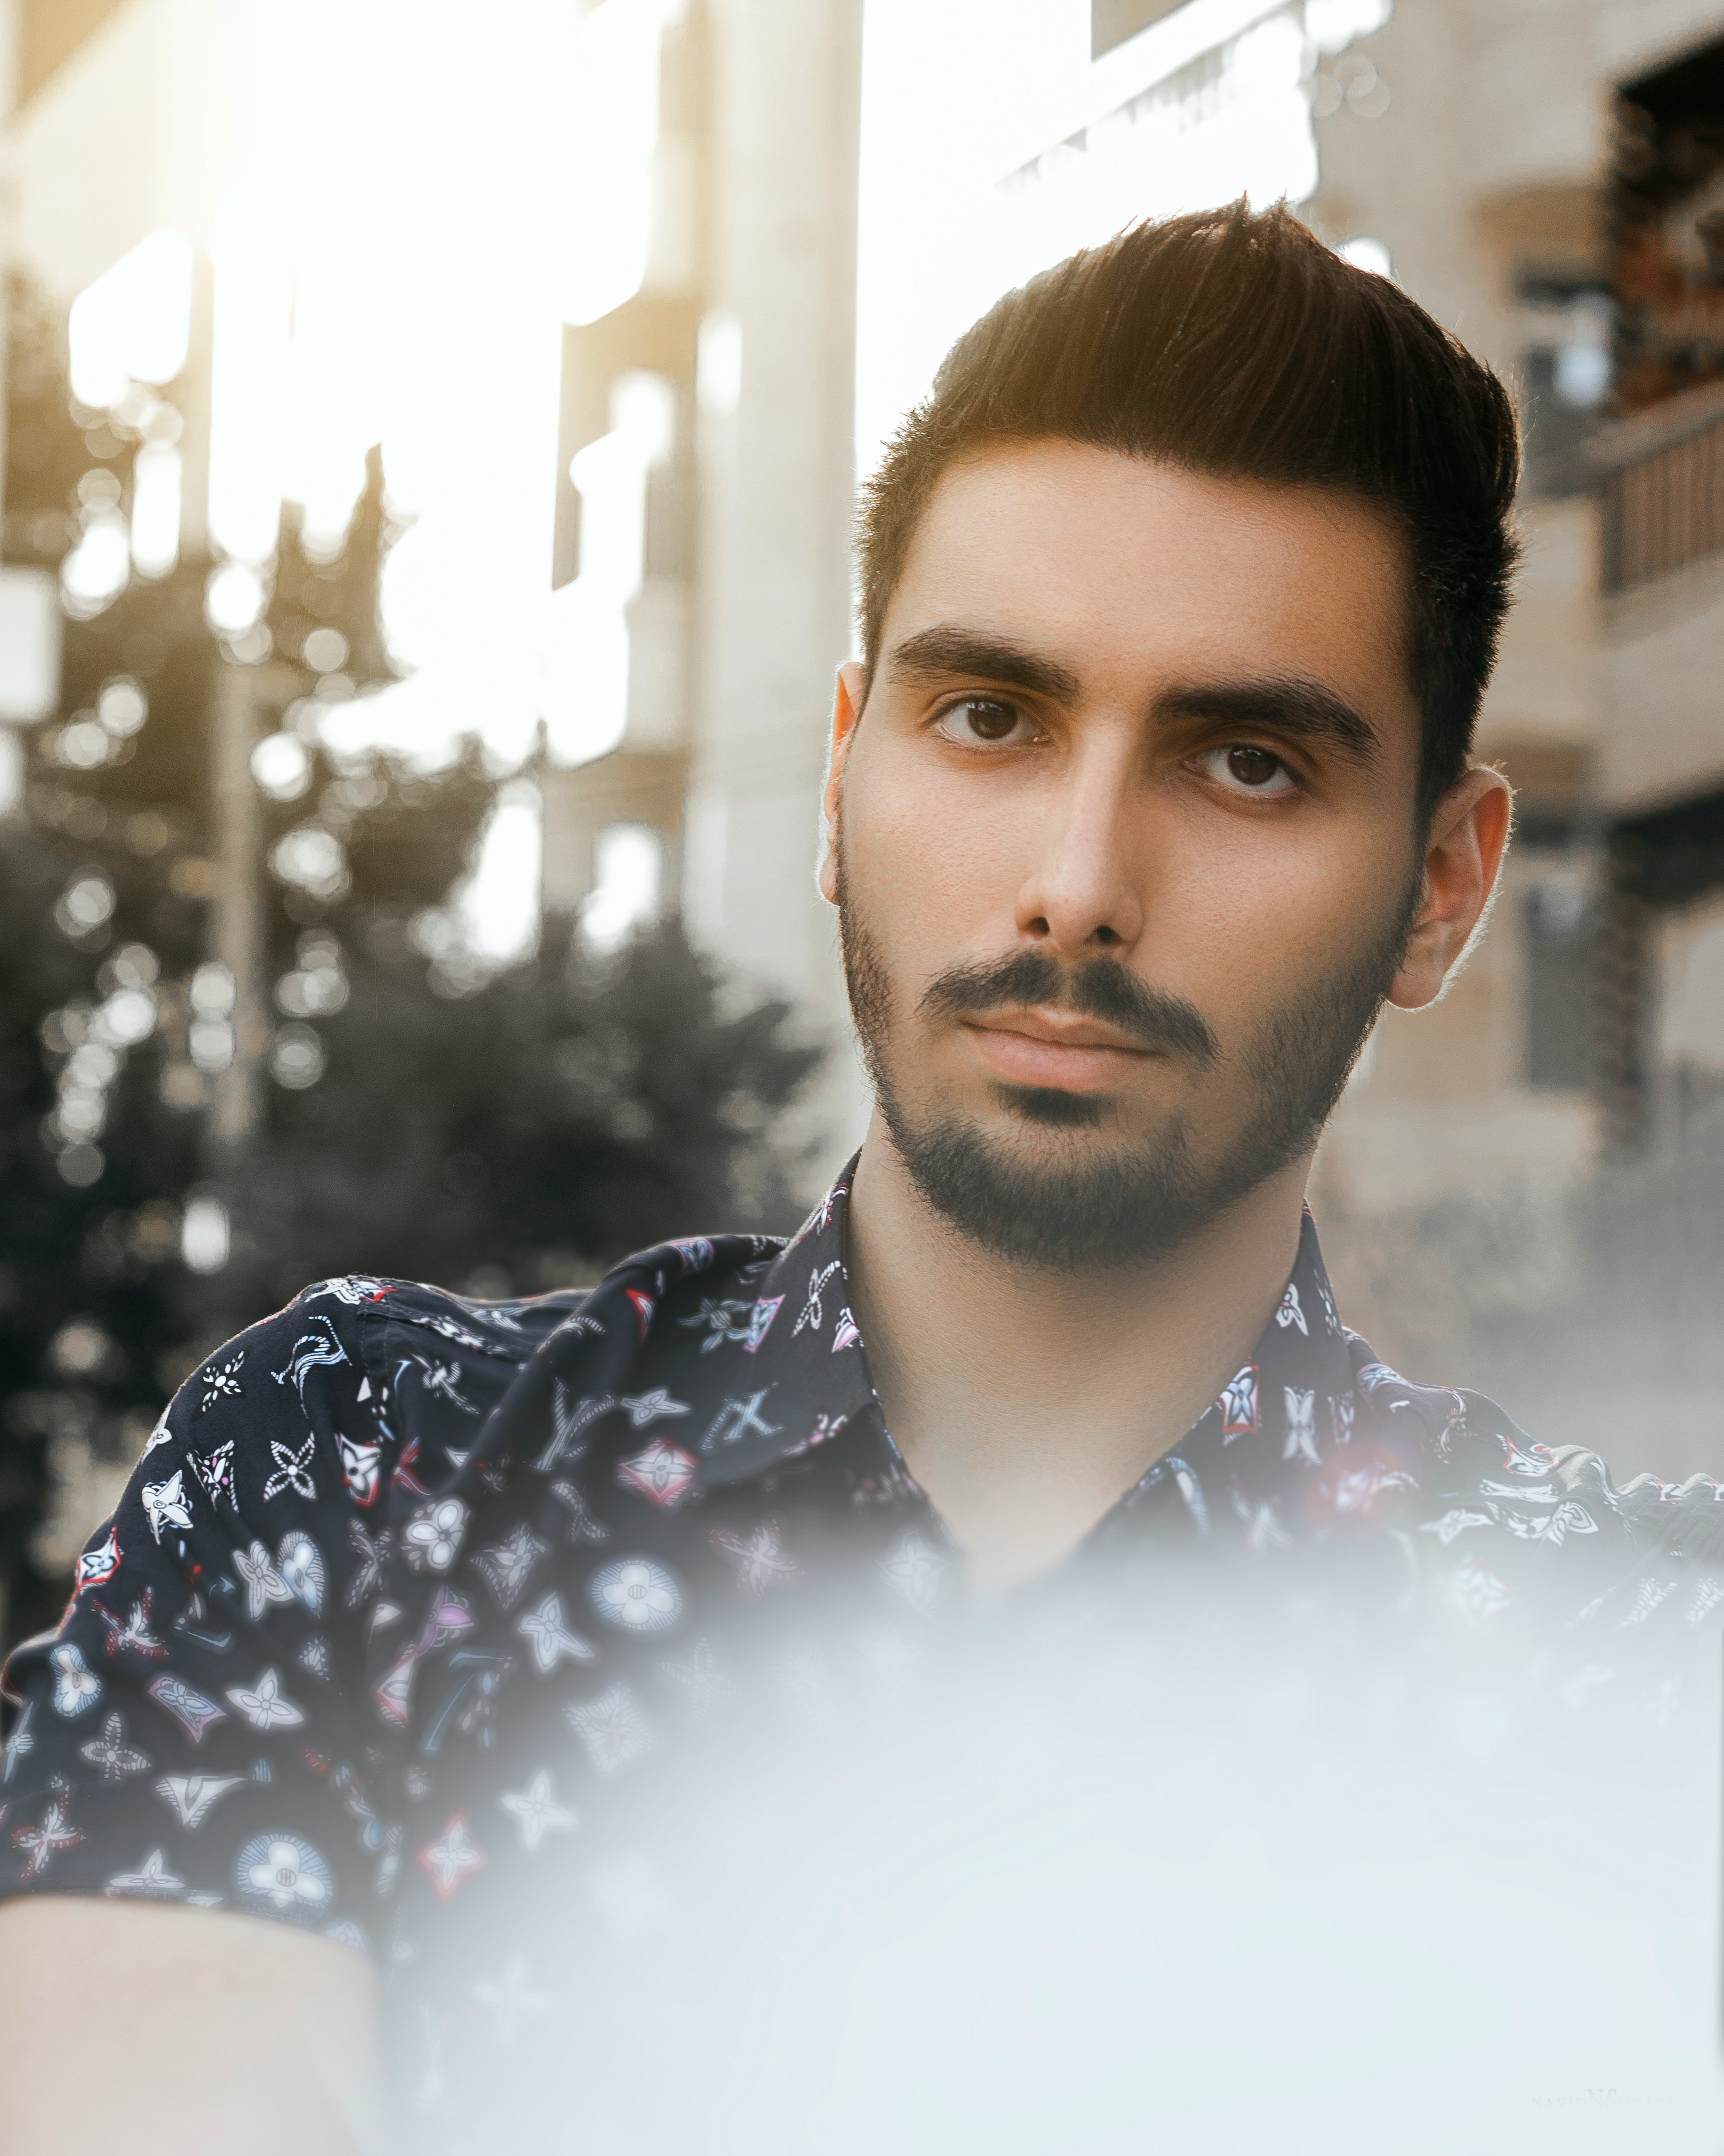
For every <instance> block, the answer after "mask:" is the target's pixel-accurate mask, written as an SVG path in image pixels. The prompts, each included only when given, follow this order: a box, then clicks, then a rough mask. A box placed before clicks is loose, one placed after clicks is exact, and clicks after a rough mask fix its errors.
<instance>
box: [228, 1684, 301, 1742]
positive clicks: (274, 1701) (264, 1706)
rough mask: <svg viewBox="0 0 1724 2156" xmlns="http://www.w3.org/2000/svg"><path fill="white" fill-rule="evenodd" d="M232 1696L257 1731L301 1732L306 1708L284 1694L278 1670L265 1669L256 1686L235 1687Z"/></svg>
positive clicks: (231, 1688)
mask: <svg viewBox="0 0 1724 2156" xmlns="http://www.w3.org/2000/svg"><path fill="white" fill-rule="evenodd" d="M228 1698H229V1699H230V1700H232V1701H233V1704H234V1706H235V1707H238V1708H239V1712H241V1713H242V1714H243V1715H244V1717H245V1718H246V1720H247V1721H248V1722H249V1723H250V1724H251V1726H252V1727H253V1728H254V1729H264V1730H269V1729H297V1728H298V1727H299V1726H300V1723H301V1722H303V1721H304V1720H305V1709H304V1708H303V1707H298V1706H296V1705H295V1703H294V1702H293V1701H292V1700H290V1698H289V1697H288V1696H287V1694H286V1693H285V1691H283V1690H282V1689H281V1680H280V1677H279V1676H277V1675H276V1673H275V1671H274V1670H265V1671H264V1672H263V1674H262V1676H259V1679H258V1680H257V1682H256V1683H255V1684H254V1685H249V1686H247V1685H231V1686H229V1687H228Z"/></svg>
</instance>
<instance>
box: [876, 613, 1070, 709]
mask: <svg viewBox="0 0 1724 2156" xmlns="http://www.w3.org/2000/svg"><path fill="white" fill-rule="evenodd" d="M886 663H887V665H889V666H890V668H891V670H892V671H893V672H894V673H895V674H902V675H908V676H909V677H910V678H911V680H922V681H943V680H952V679H953V678H954V677H957V676H960V675H962V676H964V677H966V678H967V679H969V680H981V681H998V682H999V683H1001V684H1002V685H1003V686H1005V687H1007V688H1012V689H1027V690H1029V692H1030V694H1031V695H1032V696H1046V697H1048V698H1049V699H1050V700H1051V701H1054V702H1056V703H1063V704H1072V703H1075V702H1076V701H1077V700H1078V696H1079V695H1080V691H1081V690H1082V688H1083V684H1082V682H1081V681H1080V680H1079V679H1078V676H1077V675H1076V674H1075V673H1074V672H1073V670H1071V668H1070V667H1069V666H1062V665H1060V661H1059V660H1057V659H1049V658H1048V657H1046V656H1045V655H1044V654H1043V653H1041V652H1039V651H1033V650H1031V649H1030V648H1029V646H1028V645H1027V644H1014V643H1013V641H1012V639H1010V638H1009V637H1007V636H997V635H995V634H992V633H991V632H990V631H988V630H986V629H960V628H957V627H954V626H950V625H942V627H940V628H938V629H923V630H921V633H920V634H917V635H916V636H906V638H905V639H904V641H903V642H902V643H901V644H894V645H893V647H892V649H891V650H890V652H888V653H887V654H886Z"/></svg>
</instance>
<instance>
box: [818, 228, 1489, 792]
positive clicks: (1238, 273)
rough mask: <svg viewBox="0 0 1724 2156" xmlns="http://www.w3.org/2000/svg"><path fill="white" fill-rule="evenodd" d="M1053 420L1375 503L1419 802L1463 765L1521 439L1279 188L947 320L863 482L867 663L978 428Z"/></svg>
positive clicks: (977, 442) (1004, 432)
mask: <svg viewBox="0 0 1724 2156" xmlns="http://www.w3.org/2000/svg"><path fill="white" fill-rule="evenodd" d="M1048 438H1056V439H1065V440H1069V441H1074V442H1085V443H1091V444H1095V446H1097V447H1099V448H1102V449H1116V450H1119V451H1121V453H1123V454H1126V455H1127V456H1136V457H1149V458H1153V459H1157V460H1160V461H1162V462H1166V463H1168V464H1172V465H1178V466H1180V467H1182V468H1183V469H1184V470H1189V471H1193V472H1207V473H1213V474H1216V475H1222V476H1227V477H1236V478H1248V479H1256V480H1264V481H1266V482H1268V483H1270V484H1272V485H1309V486H1326V487H1334V488H1337V489H1341V490H1346V491H1347V492H1350V493H1352V494H1354V495H1359V496H1362V498H1364V499H1365V500H1369V501H1372V502H1374V503H1377V504H1378V505H1380V506H1382V507H1383V508H1384V509H1385V510H1387V511H1388V512H1389V513H1390V514H1391V515H1392V516H1393V518H1394V519H1395V521H1397V522H1398V525H1399V526H1401V528H1402V529H1403V531H1404V532H1405V534H1406V536H1407V539H1408V543H1409V547H1410V552H1411V558H1412V591H1411V593H1410V600H1411V604H1410V608H1409V624H1408V639H1407V642H1408V667H1409V670H1410V673H1411V675H1412V680H1413V685H1414V692H1415V694H1416V695H1417V696H1418V698H1419V705H1420V708H1421V711H1422V713H1423V716H1424V734H1423V741H1422V747H1421V755H1420V773H1419V797H1420V808H1421V810H1422V811H1423V812H1424V813H1425V814H1429V809H1430V808H1432V807H1433V806H1434V803H1435V802H1436V801H1437V800H1438V798H1439V797H1440V796H1441V794H1442V793H1444V791H1445V790H1446V788H1449V786H1451V785H1452V784H1453V783H1455V780H1456V779H1457V778H1459V777H1460V774H1461V773H1462V772H1463V771H1464V770H1465V767H1466V762H1467V757H1468V753H1469V752H1470V747H1471V745H1472V737H1473V727H1474V724H1475V721H1476V719H1477V716H1478V711H1479V704H1480V699H1481V698H1482V696H1483V695H1484V692H1485V684H1486V682H1487V681H1488V680H1490V678H1491V667H1492V665H1494V664H1495V661H1496V646H1497V640H1498V638H1499V636H1500V634H1501V629H1502V622H1503V617H1504V615H1505V613H1506V612H1507V608H1508V603H1509V588H1510V582H1511V577H1512V575H1513V571H1514V566H1515V560H1516V542H1515V538H1514V535H1513V532H1512V531H1511V526H1510V521H1509V520H1510V514H1511V509H1512V506H1513V503H1514V498H1515V490H1516V484H1517V482H1518V480H1519V475H1520V445H1519V441H1518V438H1517V435H1516V427H1515V417H1514V409H1513V407H1512V405H1511V403H1510V402H1509V398H1508V396H1507V393H1506V391H1505V390H1504V388H1503V387H1502V384H1501V382H1499V381H1498V380H1497V378H1496V376H1495V375H1494V374H1493V373H1492V372H1491V370H1490V368H1489V367H1485V365H1483V364H1482V362H1480V361H1478V360H1476V359H1475V358H1474V357H1472V355H1471V354H1470V352H1467V351H1465V349H1464V348H1463V347H1462V346H1461V345H1460V344H1459V343H1458V342H1457V341H1455V338H1453V337H1452V336H1449V334H1448V332H1447V331H1445V330H1444V329H1442V328H1441V327H1439V325H1438V324H1437V323H1436V322H1435V321H1433V320H1432V319H1431V317H1430V316H1429V315H1428V314H1427V313H1426V312H1425V311H1424V308H1422V307H1421V306H1419V305H1417V303H1416V302H1415V301H1414V300H1410V299H1408V296H1407V295H1406V294H1405V293H1404V292H1403V291H1402V290H1400V289H1399V287H1398V286H1397V285H1393V284H1392V283H1391V282H1390V280H1388V278H1387V277H1379V276H1375V275H1372V274H1371V273H1370V272H1368V271H1367V270H1362V269H1354V268H1353V267H1352V265H1351V264H1348V263H1346V262H1344V261H1342V259H1340V257H1339V256H1338V255H1337V254H1332V253H1331V251H1330V249H1328V248H1326V246H1324V245H1323V244H1322V243H1321V240H1319V239H1316V237H1315V235H1314V234H1311V232H1310V231H1308V230H1307V229H1306V227H1305V226H1304V225H1302V224H1301V223H1300V222H1299V220H1298V218H1296V217H1295V216H1294V215H1293V214H1292V213H1291V212H1290V211H1289V210H1288V209H1286V208H1285V207H1277V208H1273V209H1269V210H1264V211H1260V212H1253V211H1252V210H1250V209H1249V208H1248V207H1247V206H1246V204H1245V203H1243V202H1239V203H1233V204H1231V205H1230V206H1229V208H1225V209H1218V210H1205V211H1202V212H1200V213H1197V214H1195V215H1193V216H1189V217H1178V218H1169V219H1167V222H1165V223H1159V224H1149V223H1146V224H1140V225H1136V226H1134V227H1132V228H1131V229H1130V230H1129V231H1126V232H1123V233H1121V234H1120V235H1119V237H1118V238H1117V239H1112V240H1110V241H1109V242H1108V244H1106V246H1105V247H1095V248H1088V249H1085V250H1084V251H1083V252H1082V253H1081V254H1074V255H1072V256H1071V257H1070V259H1069V260H1067V261H1065V262H1061V263H1060V264H1057V265H1056V266H1055V267H1054V269H1048V270H1044V272H1043V273H1042V275H1040V276H1039V277H1034V278H1032V279H1031V280H1030V282H1029V284H1027V285H1024V286H1023V287H1022V289H1021V290H1018V291H1015V292H1008V294H1007V295H1006V296H1005V297H1004V298H1003V300H999V301H998V302H997V303H996V305H994V306H993V307H992V308H991V309H990V310H989V311H988V313H987V314H986V315H984V316H983V318H982V319H981V321H978V322H977V324H976V325H975V326H974V327H973V328H972V329H970V330H968V331H966V332H965V334H964V335H963V336H962V337H960V338H959V340H958V341H957V343H956V344H955V345H954V346H952V350H951V352H948V353H947V357H946V359H945V361H944V362H943V364H942V367H941V369H940V372H939V373H938V375H937V376H936V377H935V381H934V387H933V389H932V392H931V394H930V395H929V396H928V398H926V401H925V402H924V403H921V404H920V405H918V406H917V407H916V409H915V410H914V411H913V412H912V413H911V414H910V416H909V417H908V418H906V420H905V422H904V423H903V425H902V426H901V427H900V429H899V430H898V433H897V434H896V435H895V437H894V438H893V439H892V441H891V442H890V444H889V446H888V448H887V450H886V454H885V458H884V459H883V461H882V462H881V464H880V468H879V470H877V471H876V472H875V475H874V477H873V478H872V479H871V480H869V481H868V483H867V484H866V485H865V487H864V489H863V493H862V515H861V524H860V531H859V547H858V552H859V570H860V580H861V600H862V626H863V651H864V657H865V663H866V665H867V669H868V671H869V673H870V675H872V673H873V670H874V667H875V663H876V661H877V660H878V658H879V654H880V629H881V625H882V623H883V622H884V620H885V612H886V608H887V605H888V603H890V599H891V596H892V593H893V591H894V590H895V588H896V585H897V583H898V579H899V577H900V576H901V574H902V573H903V568H904V562H905V558H906V555H907V554H908V552H909V549H910V543H911V537H912V536H913V534H914V532H915V531H916V524H917V522H918V521H919V520H920V518H921V514H922V512H923V511H924V510H925V509H926V506H927V503H928V499H929V497H930V495H931V494H932V492H933V490H934V487H935V485H936V484H937V482H938V480H939V479H940V477H941V475H942V473H944V472H945V471H946V470H947V468H948V467H949V466H950V465H952V463H953V462H954V461H956V460H957V459H958V458H960V457H962V456H966V455H968V454H973V453H974V452H976V451H977V450H979V449H985V448H986V447H987V446H988V444H989V443H990V442H998V441H1008V440H1020V441H1021V440H1035V439H1048Z"/></svg>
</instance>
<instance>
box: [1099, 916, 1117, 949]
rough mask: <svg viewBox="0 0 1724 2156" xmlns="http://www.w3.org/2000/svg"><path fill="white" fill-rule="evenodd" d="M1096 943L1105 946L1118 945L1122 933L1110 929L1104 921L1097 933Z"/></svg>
mask: <svg viewBox="0 0 1724 2156" xmlns="http://www.w3.org/2000/svg"><path fill="white" fill-rule="evenodd" d="M1095 941H1096V942H1098V943H1101V944H1104V945H1105V944H1108V943H1117V942H1119V941H1120V932H1119V931H1118V929H1116V928H1110V927H1108V926H1107V923H1106V921H1103V922H1102V924H1101V927H1099V928H1098V929H1097V930H1096V931H1095Z"/></svg>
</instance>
